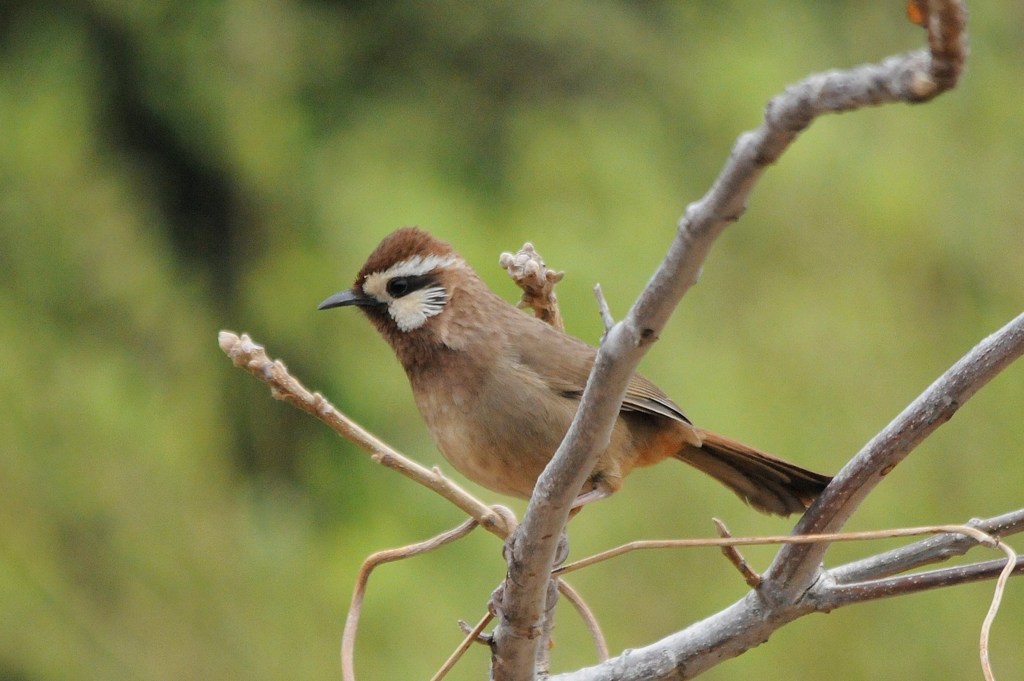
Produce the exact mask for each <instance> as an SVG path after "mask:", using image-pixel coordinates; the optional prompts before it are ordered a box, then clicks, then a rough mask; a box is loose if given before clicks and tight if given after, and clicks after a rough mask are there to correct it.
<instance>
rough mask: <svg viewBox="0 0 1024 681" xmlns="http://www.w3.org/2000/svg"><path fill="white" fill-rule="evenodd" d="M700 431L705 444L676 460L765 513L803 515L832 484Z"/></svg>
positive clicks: (685, 451) (825, 478) (682, 452)
mask: <svg viewBox="0 0 1024 681" xmlns="http://www.w3.org/2000/svg"><path fill="white" fill-rule="evenodd" d="M697 430H698V432H699V433H700V436H701V438H702V439H703V440H704V444H703V445H702V446H700V447H694V446H686V447H684V448H683V449H682V450H680V452H679V453H678V454H676V458H677V459H679V460H680V461H685V462H686V463H688V464H690V465H691V466H694V467H695V468H698V469H699V470H701V471H703V472H705V473H707V474H708V475H710V476H711V477H713V478H714V479H715V480H718V481H719V482H720V483H722V484H723V485H725V486H726V487H728V488H729V489H731V490H732V491H733V492H735V493H736V494H737V495H739V497H740V498H741V499H743V501H745V502H747V503H748V504H750V505H751V506H753V507H754V508H756V509H757V510H759V511H761V512H763V513H774V514H776V515H783V516H785V515H789V514H790V513H796V512H803V511H804V509H806V508H807V507H808V506H810V505H811V502H812V501H814V499H815V498H816V497H817V496H818V494H820V493H821V491H822V490H823V489H825V485H827V484H828V483H829V482H830V481H831V480H832V478H831V477H829V476H827V475H822V474H820V473H815V472H814V471H809V470H807V469H806V468H801V467H800V466H797V465H796V464H792V463H789V462H788V461H783V460H782V459H780V458H778V457H775V456H772V455H771V454H765V453H764V452H759V451H758V450H756V449H754V448H752V447H748V446H747V445H745V444H741V443H739V442H736V441H735V440H730V439H729V438H727V437H723V436H721V435H718V434H717V433H712V432H711V431H708V430H703V429H697Z"/></svg>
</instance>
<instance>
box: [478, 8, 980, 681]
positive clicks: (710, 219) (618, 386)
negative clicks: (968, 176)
mask: <svg viewBox="0 0 1024 681" xmlns="http://www.w3.org/2000/svg"><path fill="white" fill-rule="evenodd" d="M965 16H966V13H965V11H964V10H963V7H962V5H961V4H960V3H959V2H956V0H946V1H945V2H935V3H929V15H928V27H929V32H928V35H929V50H922V51H918V52H913V53H909V54H906V55H901V56H897V57H890V58H889V59H886V60H885V61H883V62H882V63H881V64H878V65H872V66H862V67H858V68H854V69H849V70H846V71H830V72H828V73H824V74H818V75H814V76H810V77H809V78H807V79H805V80H804V81H801V82H800V83H798V84H796V85H794V86H791V87H789V88H787V89H786V91H785V92H784V93H783V94H781V95H779V96H777V97H775V98H774V99H773V100H772V101H771V102H770V103H769V104H768V106H767V107H766V110H765V119H764V123H763V124H762V125H761V127H760V128H758V129H757V130H756V131H754V132H751V133H746V134H744V135H742V136H741V137H740V138H739V140H738V141H737V143H736V145H735V147H734V148H733V152H732V155H731V156H730V158H729V160H728V162H727V163H726V165H725V167H724V168H723V170H722V172H721V174H720V175H719V176H718V179H717V180H716V181H715V183H714V185H713V186H712V187H711V189H710V190H709V191H708V193H707V194H706V195H705V196H704V197H703V198H702V199H701V200H700V201H698V202H696V203H694V204H691V205H690V206H688V207H687V209H686V213H685V215H684V216H683V218H682V219H681V221H680V224H679V231H678V233H677V235H676V238H675V240H674V241H673V242H672V245H671V246H670V248H669V251H668V253H667V255H666V256H665V259H664V261H663V262H662V264H661V265H660V266H659V267H658V269H657V271H656V272H655V273H654V276H653V277H652V278H651V280H650V282H649V283H648V284H647V286H646V287H645V288H644V290H643V292H642V293H641V294H640V297H639V298H638V299H637V301H636V303H635V304H634V306H633V308H632V309H631V310H630V311H629V314H628V315H627V316H626V318H625V319H624V320H623V321H622V322H620V323H618V324H616V325H615V326H614V327H613V328H612V329H611V330H610V331H609V332H608V333H607V334H606V335H605V338H604V341H603V342H602V344H601V347H600V350H599V351H598V355H597V359H596V361H595V363H594V367H593V370H592V371H591V376H590V380H589V381H588V383H587V387H586V390H585V391H584V394H583V398H582V401H581V405H580V408H579V410H578V412H577V414H576V418H575V419H574V420H573V423H572V426H571V427H570V428H569V432H568V433H567V435H566V437H565V440H564V441H563V442H562V445H561V446H560V447H559V449H558V451H557V452H556V454H555V456H554V458H553V459H552V461H551V463H550V464H549V465H548V466H547V468H546V469H545V470H544V472H543V474H542V475H541V476H540V479H539V480H538V481H537V485H536V487H535V489H534V493H533V497H532V498H531V500H530V504H529V506H528V507H527V511H526V514H525V516H524V518H523V522H522V524H521V525H520V527H519V528H518V530H517V531H516V532H515V533H514V534H513V536H512V538H511V540H510V542H509V551H508V558H509V577H508V583H509V585H510V588H508V589H505V591H504V598H503V602H502V603H500V604H499V605H500V606H501V611H500V613H499V615H500V616H499V619H498V626H497V629H496V630H495V660H496V661H497V664H496V665H495V667H494V669H493V670H492V673H493V677H494V679H496V680H497V681H512V680H515V681H520V680H527V679H532V678H533V676H534V669H533V666H532V665H533V661H534V660H535V658H536V645H537V644H538V640H537V632H538V631H539V630H540V625H541V619H542V617H543V614H544V607H543V604H544V596H545V591H546V589H545V583H546V581H547V579H548V575H549V574H550V572H551V569H552V567H553V565H554V555H555V542H557V539H558V537H559V536H560V535H561V533H562V531H563V528H564V527H565V524H566V521H567V520H568V513H569V507H570V505H571V503H572V500H573V498H574V497H575V495H576V494H577V493H578V492H579V490H580V489H581V488H582V486H583V483H584V481H585V478H586V476H587V475H588V473H589V471H591V470H593V467H594V464H595V463H596V461H597V458H598V456H599V455H600V453H601V452H602V451H603V450H604V449H605V447H607V444H608V441H609V437H610V433H611V428H612V425H613V423H614V420H615V418H616V415H617V414H618V410H619V406H620V405H621V403H622V398H623V395H624V392H625V389H626V384H627V382H628V381H629V379H630V377H631V376H632V374H633V372H634V371H635V370H636V367H637V364H638V363H639V362H640V359H641V358H642V357H643V355H644V354H645V353H646V351H647V349H648V348H649V347H650V344H651V343H652V342H653V341H654V340H655V339H657V337H658V334H659V333H660V332H661V330H662V328H664V325H665V323H666V322H667V320H668V317H669V315H670V314H671V313H672V310H673V309H674V308H675V306H676V304H677V303H678V302H679V300H680V298H682V296H683V294H684V293H685V292H686V291H687V290H688V289H689V288H690V287H691V286H692V285H693V284H694V283H695V282H696V280H697V277H698V274H699V272H700V268H701V265H702V263H703V262H704V260H705V258H706V256H707V253H708V252H709V250H710V248H711V246H712V244H713V243H714V241H715V239H716V238H717V237H718V235H719V234H720V233H721V232H722V231H723V230H724V229H725V227H726V226H727V225H728V224H730V223H731V222H734V221H735V220H737V219H738V218H739V216H740V215H741V214H742V213H743V210H744V207H745V205H746V202H747V199H748V197H749V196H750V193H751V191H752V190H753V187H754V185H755V184H756V182H757V179H758V178H759V177H760V175H761V173H762V172H763V171H764V169H765V168H766V167H767V165H769V164H771V163H773V162H774V161H775V160H777V159H778V157H779V156H780V155H781V154H782V152H783V151H784V150H785V149H786V148H787V147H788V146H789V144H790V143H791V142H792V141H793V140H794V139H795V138H796V136H797V135H798V134H799V132H800V131H802V130H803V129H805V128H806V127H807V126H808V125H809V124H810V123H811V122H812V121H813V120H814V118H815V117H817V116H819V115H822V114H825V113H834V112H839V111H849V110H853V109H856V108H859V107H863V106H868V105H877V104H882V103H886V102H897V101H904V102H919V101H924V100H926V99H930V98H932V97H935V96H936V95H938V94H939V93H940V92H942V91H944V90H946V89H948V88H950V87H953V85H955V83H956V78H957V75H958V74H959V73H960V70H961V68H962V64H963V59H964V58H965V56H966V47H965V45H966V38H965V34H964V20H965ZM818 507H819V508H822V505H821V504H820V503H819V505H818ZM810 550H811V549H805V551H810ZM809 576H810V571H806V572H805V573H804V574H802V575H801V577H803V578H804V579H807V578H808V577H809ZM805 586H806V582H805ZM786 595H791V594H790V593H789V592H787V593H786ZM750 605H751V606H753V604H752V603H751V604H750ZM731 611H732V609H730V610H729V611H726V613H730V612H731ZM751 625H752V627H753V630H752V631H753V632H754V633H752V634H751V636H750V637H749V638H746V639H744V640H743V642H738V645H737V646H734V648H733V650H732V651H730V653H731V654H738V653H739V652H742V650H741V649H745V647H744V646H746V647H749V645H753V644H754V643H755V642H756V643H760V642H761V641H762V640H764V639H762V638H760V634H759V633H758V630H760V632H761V633H763V634H764V636H765V637H767V633H768V631H770V629H768V628H765V627H764V625H763V622H762V624H761V625H760V627H759V626H758V625H756V623H751ZM683 638H685V637H683ZM738 638H741V639H742V638H743V637H738ZM678 643H680V644H681V643H682V641H679V642H678ZM691 643H695V644H696V643H698V642H697V641H691ZM700 643H705V642H700ZM708 649H710V648H708ZM728 656H731V655H725V656H723V657H722V658H721V659H724V657H728ZM609 664H611V662H610V663H609ZM658 664H659V665H660V664H663V661H662V662H659V663H658ZM624 678H625V677H624ZM630 678H642V677H633V676H630ZM652 678H653V675H652Z"/></svg>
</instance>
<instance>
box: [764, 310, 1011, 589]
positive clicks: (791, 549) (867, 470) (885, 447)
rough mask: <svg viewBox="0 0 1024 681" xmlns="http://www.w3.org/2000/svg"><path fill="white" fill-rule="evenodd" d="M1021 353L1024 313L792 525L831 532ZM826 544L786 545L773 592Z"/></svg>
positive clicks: (813, 570)
mask: <svg viewBox="0 0 1024 681" xmlns="http://www.w3.org/2000/svg"><path fill="white" fill-rule="evenodd" d="M1021 354H1024V314H1021V315H1019V316H1018V317H1017V318H1016V319H1014V320H1012V321H1011V322H1010V323H1009V324H1007V325H1006V326H1004V327H1003V328H1002V329H1000V330H999V331H996V332H995V333H994V334H992V335H991V336H989V337H988V338H986V339H985V340H983V341H982V342H981V343H979V344H978V345H977V346H975V347H974V348H973V349H972V350H971V351H970V352H968V353H967V354H966V355H964V356H963V357H962V358H961V359H960V361H958V362H957V363H956V364H954V365H953V366H952V367H951V368H950V369H949V370H948V371H946V373H944V374H943V375H942V376H940V377H939V378H938V380H936V381H935V382H934V383H932V384H931V386H929V387H928V389H927V390H925V391H924V392H923V393H922V394H921V395H920V396H919V397H918V398H917V399H916V400H914V401H913V402H912V403H911V404H910V406H908V407H907V408H906V409H904V410H903V412H902V413H901V414H900V415H899V416H897V417H896V418H895V419H894V420H893V421H892V422H891V423H890V424H889V425H888V426H886V427H885V428H884V429H883V430H882V432H880V433H879V434H878V435H876V436H875V437H874V438H872V440H871V441H870V442H868V443H867V444H866V445H865V446H864V448H863V449H861V451H860V452H858V453H857V455H856V456H855V457H854V458H853V459H852V460H851V461H850V462H849V463H848V464H846V466H844V467H843V469H842V470H840V471H839V473H838V474H837V475H836V476H835V479H833V481H832V484H830V485H829V486H828V488H826V489H825V491H824V492H822V494H821V496H820V497H818V500H817V501H816V502H815V503H814V505H813V506H811V508H810V509H809V510H808V511H807V513H806V514H805V515H804V517H803V518H802V519H801V520H800V522H799V523H798V524H797V526H796V529H795V530H794V531H795V532H797V533H801V534H817V533H821V532H833V531H835V530H837V529H839V528H840V527H842V526H843V524H844V523H845V522H846V520H847V519H848V518H849V517H850V516H851V515H852V514H853V512H854V510H856V508H857V506H858V505H859V504H860V502H861V501H862V500H863V499H864V498H865V497H866V496H867V495H868V493H869V492H870V491H871V490H872V489H874V488H875V485H877V484H878V483H880V482H881V481H882V479H883V478H884V477H885V476H886V475H887V474H888V473H889V472H890V471H891V470H892V469H893V468H894V467H895V466H896V465H897V464H898V463H899V462H900V461H902V460H903V459H904V458H905V457H906V456H907V455H908V454H909V453H910V452H911V451H912V450H913V449H914V448H915V447H916V446H917V445H918V444H920V443H921V442H922V441H923V440H924V439H925V438H926V437H928V436H929V435H930V434H931V433H932V432H933V431H934V430H935V429H936V428H938V427H939V426H941V425H942V424H943V423H945V422H946V421H948V420H949V419H950V418H952V417H953V414H955V413H956V411H957V410H958V409H959V408H960V407H961V405H963V404H964V403H965V402H966V401H967V400H969V399H970V398H971V397H972V396H973V395H974V394H975V393H976V392H977V391H978V390H980V389H981V388H982V387H983V386H984V385H985V384H986V383H988V382H989V381H990V380H992V379H993V378H994V377H995V376H996V375H998V374H999V373H1000V372H1001V371H1002V370H1003V369H1005V368H1006V367H1007V366H1009V365H1010V364H1011V363H1012V362H1013V361H1014V360H1016V359H1017V358H1018V357H1020V356H1021ZM827 549H828V544H814V545H804V546H785V547H783V548H782V550H780V551H779V553H778V555H776V557H775V560H774V561H773V562H772V566H771V567H770V568H769V569H768V572H767V574H766V575H765V577H766V579H770V580H772V581H774V583H776V584H777V585H778V591H777V592H775V593H774V594H773V597H774V598H777V599H779V600H780V601H787V602H788V601H790V600H793V599H795V598H797V597H798V596H799V595H800V594H802V593H803V592H804V591H805V590H806V589H807V587H808V586H810V584H811V583H812V582H813V581H814V580H815V579H816V578H817V576H818V573H819V572H820V569H821V568H820V564H821V561H822V559H823V557H824V554H825V551H826V550H827Z"/></svg>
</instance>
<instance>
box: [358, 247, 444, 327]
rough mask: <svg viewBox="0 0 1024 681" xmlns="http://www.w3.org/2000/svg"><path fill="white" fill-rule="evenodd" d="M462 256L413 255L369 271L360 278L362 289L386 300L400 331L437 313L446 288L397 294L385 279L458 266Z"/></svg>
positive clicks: (431, 288) (435, 287)
mask: <svg viewBox="0 0 1024 681" xmlns="http://www.w3.org/2000/svg"><path fill="white" fill-rule="evenodd" d="M462 264H463V261H462V259H460V258H459V257H458V256H455V255H444V256H441V255H428V256H426V257H424V256H421V255H414V256H413V257H411V258H409V259H408V260H403V261H402V262H399V263H396V264H394V265H392V266H391V267H389V268H387V269H386V270H384V271H383V272H373V273H371V274H368V275H366V279H364V280H363V284H362V287H361V288H362V289H363V293H365V294H367V295H370V296H373V297H374V298H376V299H377V300H379V301H381V302H382V303H385V304H387V306H388V314H390V315H391V318H392V319H394V320H395V324H397V325H398V328H399V329H401V330H402V331H412V330H414V329H418V328H420V327H421V326H423V324H424V323H425V322H426V321H427V320H428V319H430V318H431V317H433V316H434V315H437V314H440V313H441V311H442V310H443V309H444V306H445V303H447V302H448V292H447V291H446V290H445V289H444V287H443V286H439V285H434V286H426V287H424V288H421V289H417V290H416V291H413V292H411V293H409V294H408V295H404V296H402V297H400V298H395V297H393V296H391V295H390V294H389V293H388V291H387V286H388V282H389V281H391V280H392V279H394V278H396V277H421V276H424V275H426V274H429V273H430V272H433V271H435V270H438V269H444V268H450V267H456V266H461V265H462Z"/></svg>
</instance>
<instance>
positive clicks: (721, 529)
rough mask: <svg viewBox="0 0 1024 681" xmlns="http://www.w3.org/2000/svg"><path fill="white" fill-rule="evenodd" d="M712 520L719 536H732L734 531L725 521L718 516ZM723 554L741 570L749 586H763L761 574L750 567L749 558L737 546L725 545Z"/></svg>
mask: <svg viewBox="0 0 1024 681" xmlns="http://www.w3.org/2000/svg"><path fill="white" fill-rule="evenodd" d="M711 521H712V522H713V523H714V524H715V529H716V530H717V531H718V536H719V537H722V538H724V539H728V538H730V537H732V533H731V532H729V528H728V527H726V526H725V523H724V522H722V521H721V520H719V519H718V518H712V519H711ZM722 554H723V555H724V556H725V557H726V558H728V559H729V562H730V563H732V564H733V565H734V566H735V567H736V569H737V570H739V571H740V574H741V575H743V581H744V582H746V583H747V586H749V587H750V588H751V589H756V588H758V587H759V586H761V575H759V574H757V572H756V571H754V569H753V568H752V567H750V563H748V562H747V559H746V558H744V557H743V554H742V553H740V551H739V549H737V548H736V547H735V546H723V547H722Z"/></svg>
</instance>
